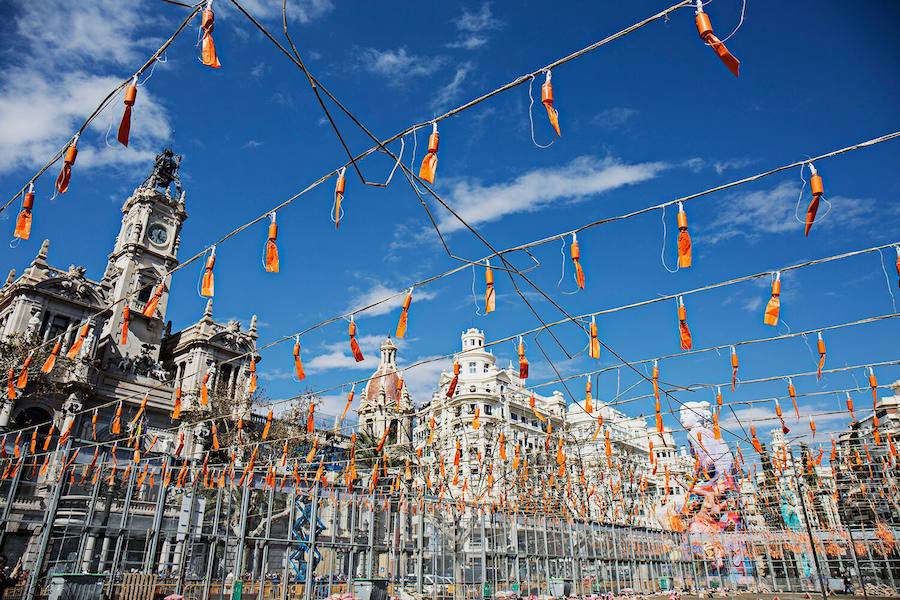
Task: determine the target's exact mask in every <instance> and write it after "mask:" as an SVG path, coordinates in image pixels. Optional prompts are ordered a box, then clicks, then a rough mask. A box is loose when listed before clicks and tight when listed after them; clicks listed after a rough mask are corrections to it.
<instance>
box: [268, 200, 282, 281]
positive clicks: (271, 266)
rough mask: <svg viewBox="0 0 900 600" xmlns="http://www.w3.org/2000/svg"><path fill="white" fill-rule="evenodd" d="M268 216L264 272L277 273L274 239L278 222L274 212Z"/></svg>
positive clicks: (276, 235)
mask: <svg viewBox="0 0 900 600" xmlns="http://www.w3.org/2000/svg"><path fill="white" fill-rule="evenodd" d="M269 217H270V218H271V219H272V221H271V222H270V223H269V233H268V237H267V239H266V262H265V266H266V273H277V272H278V268H279V262H278V246H277V245H276V243H275V242H276V240H277V239H278V223H276V222H275V213H274V212H273V213H272V214H271V215H269Z"/></svg>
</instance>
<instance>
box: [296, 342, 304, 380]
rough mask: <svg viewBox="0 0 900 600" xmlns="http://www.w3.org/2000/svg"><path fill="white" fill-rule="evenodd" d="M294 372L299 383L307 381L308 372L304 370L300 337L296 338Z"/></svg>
mask: <svg viewBox="0 0 900 600" xmlns="http://www.w3.org/2000/svg"><path fill="white" fill-rule="evenodd" d="M294 372H295V373H296V375H297V380H298V381H303V380H304V379H306V372H305V371H304V370H303V361H302V360H301V359H300V336H299V335H298V336H297V337H296V338H294Z"/></svg>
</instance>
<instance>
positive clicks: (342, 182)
mask: <svg viewBox="0 0 900 600" xmlns="http://www.w3.org/2000/svg"><path fill="white" fill-rule="evenodd" d="M346 172H347V167H341V170H340V171H338V174H337V179H336V180H335V182H334V204H333V205H332V207H331V211H332V212H331V222H332V223H334V228H335V229H338V228H340V226H341V217H343V216H344V210H343V209H342V208H341V204H342V203H343V202H344V190H345V189H346V188H347V177H346V175H345V174H346Z"/></svg>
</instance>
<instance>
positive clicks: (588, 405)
mask: <svg viewBox="0 0 900 600" xmlns="http://www.w3.org/2000/svg"><path fill="white" fill-rule="evenodd" d="M592 400H593V399H592V398H591V376H590V375H588V376H587V379H586V381H585V383H584V412H586V413H587V414H589V415H590V414H593V413H594V404H593V401H592Z"/></svg>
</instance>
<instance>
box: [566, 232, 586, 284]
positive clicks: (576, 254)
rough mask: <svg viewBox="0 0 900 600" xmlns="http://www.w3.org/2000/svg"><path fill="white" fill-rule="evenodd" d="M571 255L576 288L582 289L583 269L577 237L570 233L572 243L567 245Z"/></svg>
mask: <svg viewBox="0 0 900 600" xmlns="http://www.w3.org/2000/svg"><path fill="white" fill-rule="evenodd" d="M569 254H570V255H571V256H572V264H573V265H575V284H576V285H577V286H578V289H580V290H583V289H584V269H582V268H581V249H580V248H579V247H578V237H577V236H576V235H575V234H574V233H573V234H572V245H571V246H570V247H569Z"/></svg>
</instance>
